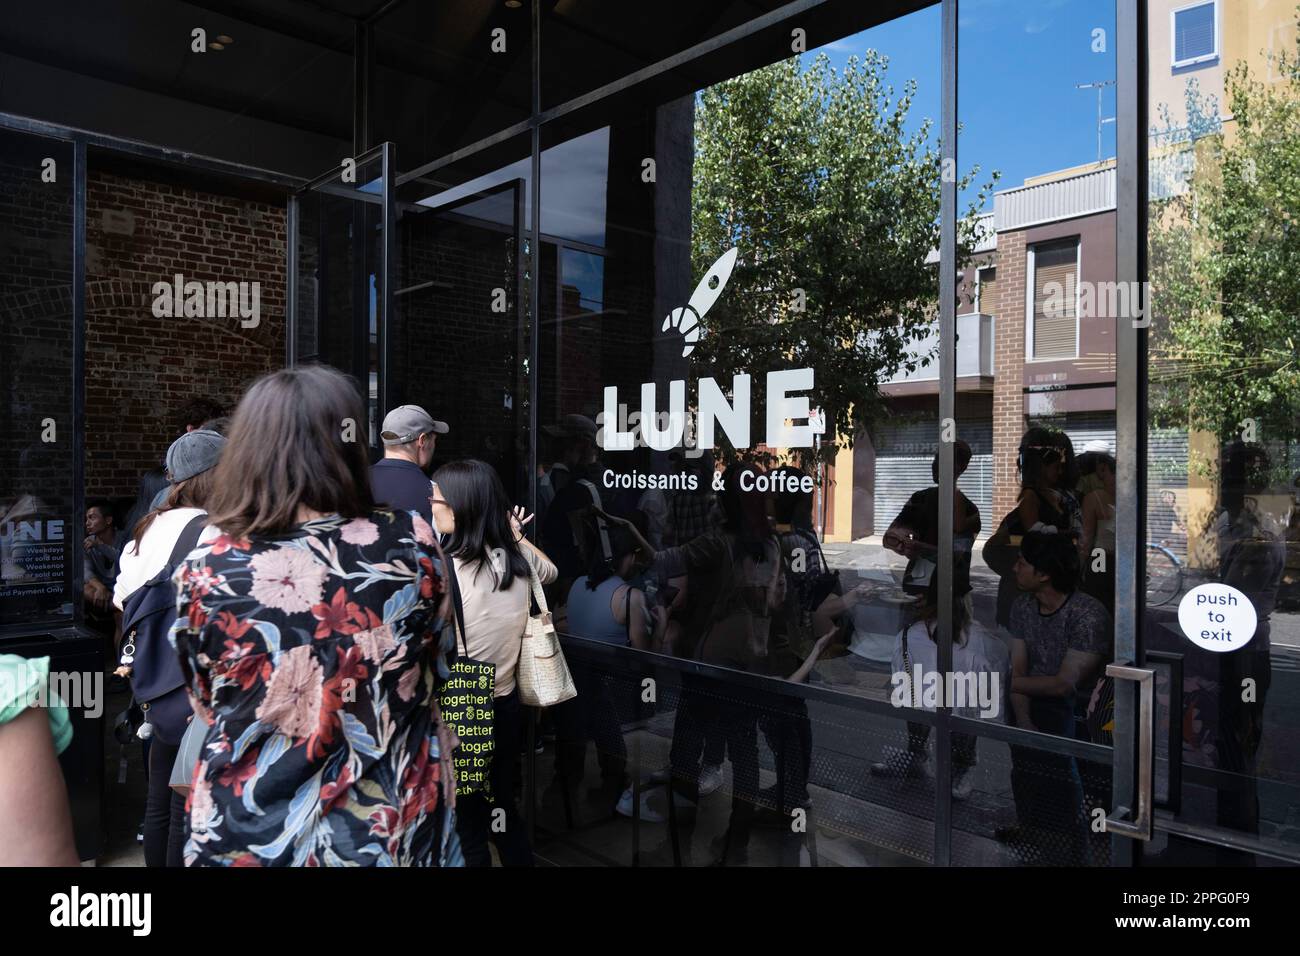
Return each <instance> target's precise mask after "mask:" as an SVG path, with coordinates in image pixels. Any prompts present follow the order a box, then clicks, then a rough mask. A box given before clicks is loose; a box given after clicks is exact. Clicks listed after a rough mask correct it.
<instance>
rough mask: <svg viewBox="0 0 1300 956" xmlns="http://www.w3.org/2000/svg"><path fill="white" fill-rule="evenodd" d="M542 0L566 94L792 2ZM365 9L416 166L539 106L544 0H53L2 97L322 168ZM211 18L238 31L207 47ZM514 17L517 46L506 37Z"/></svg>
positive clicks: (5, 102) (822, 18) (837, 4)
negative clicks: (536, 70) (535, 16)
mask: <svg viewBox="0 0 1300 956" xmlns="http://www.w3.org/2000/svg"><path fill="white" fill-rule="evenodd" d="M538 2H540V3H541V4H542V9H541V11H540V19H541V24H542V26H541V30H542V37H541V91H542V97H541V99H542V106H543V108H549V107H552V106H555V105H558V104H560V103H563V102H566V101H568V100H570V99H572V98H573V97H576V96H578V95H581V94H583V93H586V92H589V91H591V90H593V89H596V88H597V87H600V86H601V85H603V84H606V83H609V82H611V81H613V80H616V79H618V78H620V77H623V76H626V75H628V74H630V73H632V72H634V71H636V70H638V69H640V68H642V67H644V66H647V65H650V64H652V63H655V62H658V61H659V60H661V59H663V58H664V57H667V56H671V55H672V54H674V53H677V52H680V51H681V50H684V49H686V48H688V47H690V46H692V45H694V44H695V43H698V42H700V41H701V40H704V39H707V38H710V37H713V36H716V35H718V34H720V33H722V32H725V31H726V30H728V29H730V28H732V27H734V26H737V25H739V24H741V23H745V22H747V21H750V20H752V19H753V18H755V17H757V16H761V15H763V14H764V13H768V12H770V11H772V10H774V9H778V8H780V7H782V6H785V5H786V2H787V0H538ZM924 5H926V4H925V3H920V2H908V0H880V2H873V3H867V2H864V0H833V2H830V3H827V4H824V5H823V7H822V8H819V9H818V10H817V11H814V13H813V14H808V15H805V17H803V18H801V20H800V23H803V22H805V21H807V23H808V25H809V45H810V46H811V45H815V43H816V42H825V41H826V40H830V39H835V38H836V36H838V35H843V32H845V31H847V30H848V29H851V28H856V29H861V28H862V26H864V25H870V23H874V22H879V21H881V20H884V19H888V18H889V17H890V16H894V15H897V14H898V13H900V12H904V11H905V10H908V9H913V8H916V7H919V6H924ZM363 21H370V22H371V23H372V24H373V38H374V39H373V72H372V89H371V96H370V128H371V137H370V139H371V141H372V142H373V141H377V140H381V139H389V140H392V141H394V142H396V143H397V144H398V159H399V165H400V166H401V167H402V168H411V167H413V166H416V165H418V164H420V163H423V162H426V161H428V160H429V159H432V158H435V157H437V156H439V155H443V154H445V153H447V152H450V151H452V150H455V149H457V148H460V147H462V146H465V145H468V144H469V143H473V142H475V141H477V140H479V139H481V138H483V137H485V136H488V135H491V134H492V133H494V132H496V131H498V130H500V129H502V128H505V127H507V126H510V125H511V124H513V123H517V122H519V121H521V120H524V119H526V118H527V117H528V116H529V114H530V111H531V100H532V92H533V91H532V80H531V60H530V48H531V40H532V15H531V11H530V8H529V0H523V2H522V4H521V5H520V6H518V7H511V6H509V5H508V3H507V0H41V2H38V3H30V4H24V5H23V8H22V15H21V16H16V17H6V18H5V19H4V22H3V23H0V110H2V111H4V112H8V113H15V114H19V115H23V116H29V117H34V118H36V119H42V120H47V121H50V122H54V123H58V124H62V125H68V126H74V127H79V128H84V129H90V130H94V131H96V132H103V133H109V134H112V135H116V136H122V137H125V138H130V139H137V140H142V141H145V142H150V143H155V144H158V145H164V146H169V147H172V148H176V149H183V150H187V151H191V152H196V153H201V154H205V155H209V156H215V157H219V158H223V159H228V160H231V161H235V162H240V163H246V164H250V165H256V166H260V167H263V168H268V169H274V170H278V171H282V172H287V173H291V174H295V175H300V176H310V175H314V174H315V173H317V172H320V171H322V170H324V169H327V168H329V167H332V166H334V165H336V164H337V162H338V158H339V157H340V156H345V155H349V154H350V152H351V147H352V138H353V81H354V76H353V46H354V37H355V31H356V26H357V24H358V23H359V22H363ZM855 24H860V25H858V26H856V27H854V25H855ZM195 28H202V29H203V30H205V31H206V35H207V40H208V42H209V43H211V42H212V41H213V40H215V39H216V38H217V37H219V36H222V35H225V36H228V37H230V38H231V41H232V42H230V43H229V44H227V45H226V46H225V49H222V50H216V49H212V48H210V49H209V50H208V51H207V52H206V53H203V54H197V53H195V52H193V51H192V50H191V31H192V30H194V29H195ZM498 29H500V30H502V31H504V33H503V34H499V36H502V37H503V38H504V42H505V50H504V51H494V50H493V49H492V42H493V36H494V31H495V30H498ZM789 29H790V26H789V24H788V23H787V24H784V25H783V26H782V27H781V29H780V30H779V31H777V32H776V33H774V34H773V37H772V39H771V41H770V42H769V43H768V45H770V46H772V50H771V51H770V53H769V52H767V51H757V53H756V52H755V51H754V50H752V49H750V50H749V51H747V52H746V53H745V54H744V55H745V56H746V57H750V58H751V59H752V57H753V56H754V55H758V56H760V57H762V58H763V59H764V61H765V62H770V61H771V60H772V59H775V58H777V57H778V56H780V55H782V50H783V49H785V50H786V51H787V52H785V53H784V55H788V37H789ZM837 30H838V31H840V32H839V33H836V32H835V31H837ZM818 32H820V33H822V34H824V37H823V38H822V39H820V40H819V39H818V38H817V33H818ZM832 34H834V35H832ZM783 38H784V39H783ZM781 44H787V46H784V47H783V46H782V45H781ZM733 53H734V51H733ZM736 62H739V61H736V59H735V56H734V55H733V56H726V55H720V56H719V57H717V58H716V63H714V64H712V65H710V64H703V65H698V66H697V67H695V68H694V69H692V70H690V71H683V75H684V76H686V75H687V74H689V80H688V85H689V82H697V81H698V80H699V79H701V78H706V77H707V75H709V74H711V73H716V72H718V71H725V70H727V69H736V68H737V67H736V65H735V64H736ZM753 65H758V64H757V63H751V67H752V66H753ZM740 68H742V69H743V68H746V67H744V66H741V67H740ZM721 75H730V74H726V73H720V74H719V75H718V77H716V78H720V77H721Z"/></svg>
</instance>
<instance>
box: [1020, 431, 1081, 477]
mask: <svg viewBox="0 0 1300 956" xmlns="http://www.w3.org/2000/svg"><path fill="white" fill-rule="evenodd" d="M1063 437H1065V436H1064V433H1063V432H1055V431H1052V430H1051V429H1050V428H1041V427H1039V426H1037V425H1036V426H1034V427H1033V428H1031V429H1029V430H1028V431H1027V432H1025V435H1024V437H1023V438H1021V439H1020V461H1019V468H1020V487H1021V488H1037V487H1038V486H1039V485H1040V484H1042V482H1043V468H1044V467H1046V466H1047V464H1048V463H1049V462H1052V461H1059V462H1061V487H1073V484H1072V483H1071V484H1069V485H1067V481H1066V472H1067V471H1069V470H1072V469H1073V467H1074V451H1073V446H1071V448H1070V452H1069V453H1068V458H1067V453H1066V450H1065V449H1064V448H1062V447H1061V441H1060V439H1061V438H1063ZM1066 441H1069V439H1068V438H1067V439H1066ZM1067 460H1068V465H1067Z"/></svg>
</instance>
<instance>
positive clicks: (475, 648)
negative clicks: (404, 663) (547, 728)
mask: <svg viewBox="0 0 1300 956" xmlns="http://www.w3.org/2000/svg"><path fill="white" fill-rule="evenodd" d="M433 483H434V499H433V520H434V524H435V527H437V529H438V532H439V533H440V534H443V535H446V539H445V540H446V548H447V554H448V556H449V557H451V559H452V562H453V564H454V566H455V570H456V579H457V582H458V583H459V590H460V600H461V607H462V612H463V615H464V625H465V634H464V646H465V653H466V656H467V657H469V658H470V659H472V660H476V661H483V662H485V663H490V664H492V665H494V667H495V669H496V684H495V687H494V689H493V698H494V699H493V703H492V764H491V767H490V769H489V770H488V775H489V780H490V787H491V797H490V802H489V796H488V794H486V793H483V792H475V793H472V794H470V795H469V796H465V797H462V798H461V799H460V800H459V802H458V804H457V822H456V830H457V832H458V833H459V834H460V839H461V845H462V847H463V849H464V853H465V862H466V864H467V865H469V866H491V863H492V857H491V854H490V852H489V850H488V839H489V837H490V838H491V839H492V840H493V842H494V843H495V844H496V847H497V851H498V852H499V853H500V855H501V862H502V863H504V864H505V865H506V866H531V865H532V862H533V852H532V849H531V848H530V847H529V845H528V834H527V829H526V827H525V826H524V824H523V822H522V820H521V819H520V816H519V808H518V806H517V805H516V803H515V781H516V779H517V776H516V774H517V767H518V763H519V749H520V746H521V744H522V741H523V729H524V725H523V720H524V710H523V705H522V704H521V703H520V701H519V689H518V687H517V686H516V684H515V669H516V668H517V667H518V665H519V652H520V635H521V634H523V632H524V626H525V625H526V624H527V622H528V612H529V602H530V601H531V599H532V597H531V596H532V590H531V587H530V584H529V580H530V577H531V575H533V574H535V575H536V576H537V578H538V579H539V580H540V582H541V583H542V584H549V583H550V582H551V581H553V580H555V565H554V564H552V563H551V561H550V559H549V558H547V556H546V555H545V554H543V553H542V552H541V551H540V550H538V548H537V547H536V546H535V545H533V543H532V542H530V541H529V540H528V539H527V538H525V537H524V536H523V525H524V524H525V523H527V521H529V520H531V518H529V517H528V516H520V515H512V514H511V510H510V499H509V498H507V497H506V490H505V487H504V486H503V485H502V484H501V479H500V477H499V476H498V475H497V473H496V470H495V469H494V468H493V467H492V466H491V465H489V464H488V463H487V462H484V461H476V460H474V459H469V460H466V461H455V462H451V463H449V464H446V465H443V466H442V467H441V468H439V469H438V470H437V471H436V472H434V475H433ZM494 809H499V810H503V811H504V812H505V825H504V830H502V829H500V828H498V827H496V826H493V819H492V816H493V815H492V811H493V810H494Z"/></svg>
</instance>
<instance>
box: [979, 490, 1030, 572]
mask: <svg viewBox="0 0 1300 956" xmlns="http://www.w3.org/2000/svg"><path fill="white" fill-rule="evenodd" d="M1024 534H1025V528H1024V522H1022V521H1021V520H1020V505H1019V504H1017V505H1016V506H1015V507H1014V508H1012V509H1011V510H1010V511H1008V512H1007V514H1006V517H1004V518H1003V519H1002V521H1001V522H1000V523H999V524H998V529H997V530H996V531H994V532H993V536H992V537H991V538H989V539H988V540H987V541H985V542H984V548H983V551H982V552H981V553H982V554H983V555H984V563H985V564H987V565H988V566H989V568H990V569H991V570H992V571H993V573H994V574H996V575H997V576H998V577H1000V578H1005V577H1006V576H1007V575H1008V574H1010V573H1011V571H1012V569H1013V568H1014V567H1015V566H1016V559H1017V558H1019V557H1020V539H1021V538H1023V537H1024Z"/></svg>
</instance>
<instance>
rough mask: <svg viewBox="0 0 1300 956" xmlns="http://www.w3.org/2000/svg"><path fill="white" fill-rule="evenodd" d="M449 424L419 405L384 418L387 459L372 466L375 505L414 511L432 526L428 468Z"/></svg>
mask: <svg viewBox="0 0 1300 956" xmlns="http://www.w3.org/2000/svg"><path fill="white" fill-rule="evenodd" d="M447 432H448V428H447V423H446V422H440V421H436V420H434V418H433V417H432V416H431V415H430V414H429V413H428V412H426V411H425V410H424V409H423V408H421V407H420V406H419V405H402V406H400V407H398V408H394V409H393V410H392V411H391V412H389V413H388V414H387V415H385V416H384V424H383V429H382V431H381V432H380V437H381V438H382V439H383V441H384V457H383V458H381V459H380V460H379V461H377V462H375V463H374V464H373V465H371V466H370V490H371V491H372V492H373V493H374V496H375V502H376V503H378V504H381V505H387V506H389V507H390V508H395V509H397V510H399V511H414V512H415V513H416V514H418V515H419V516H420V517H421V518H423V519H424V520H425V521H426V522H429V523H432V522H433V518H432V515H431V513H430V510H429V464H430V462H432V461H433V452H434V449H435V448H437V445H438V436H439V435H445V434H447Z"/></svg>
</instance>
